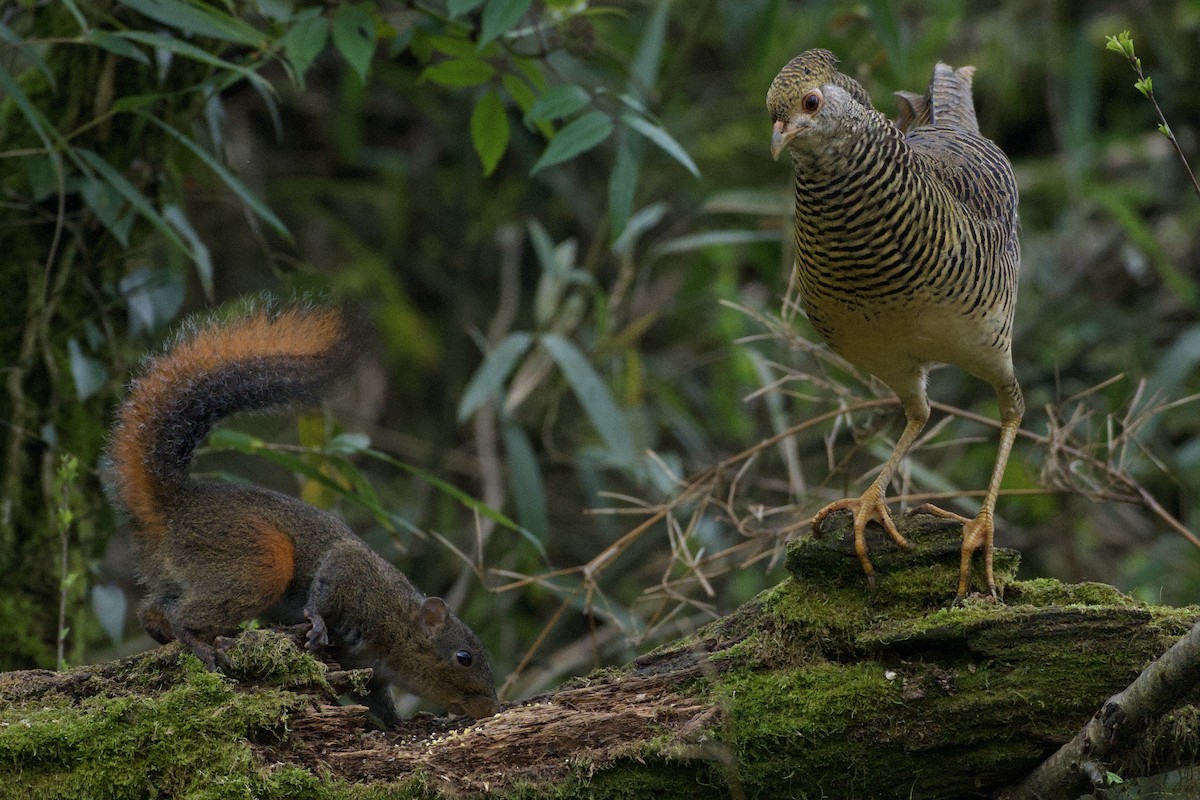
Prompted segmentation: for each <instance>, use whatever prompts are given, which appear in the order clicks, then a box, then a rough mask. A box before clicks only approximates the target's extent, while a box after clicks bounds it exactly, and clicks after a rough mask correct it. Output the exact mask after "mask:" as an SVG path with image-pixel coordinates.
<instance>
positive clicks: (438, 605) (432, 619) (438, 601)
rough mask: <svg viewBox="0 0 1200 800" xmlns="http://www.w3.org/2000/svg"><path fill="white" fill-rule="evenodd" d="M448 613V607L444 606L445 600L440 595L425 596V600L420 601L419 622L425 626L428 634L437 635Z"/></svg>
mask: <svg viewBox="0 0 1200 800" xmlns="http://www.w3.org/2000/svg"><path fill="white" fill-rule="evenodd" d="M449 615H450V609H449V608H447V607H446V601H445V600H443V599H442V598H440V597H426V598H425V602H424V603H421V624H422V625H424V626H425V630H426V631H427V632H428V633H429V635H430V636H436V635H437V633H438V631H440V630H441V629H442V625H444V624H445V623H446V617H447V616H449Z"/></svg>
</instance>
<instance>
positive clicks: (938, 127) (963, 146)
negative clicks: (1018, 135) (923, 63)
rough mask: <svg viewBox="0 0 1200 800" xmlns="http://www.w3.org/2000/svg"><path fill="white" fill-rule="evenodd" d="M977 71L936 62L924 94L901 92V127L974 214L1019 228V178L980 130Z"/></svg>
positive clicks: (932, 169) (937, 175)
mask: <svg viewBox="0 0 1200 800" xmlns="http://www.w3.org/2000/svg"><path fill="white" fill-rule="evenodd" d="M974 74H975V68H974V67H959V68H958V69H953V68H952V67H950V66H949V65H947V64H938V65H937V66H936V67H935V68H934V70H933V79H932V80H931V81H930V83H929V91H928V92H927V93H926V94H925V95H924V96H921V95H913V94H909V93H904V94H903V96H901V98H900V107H901V111H900V117H899V119H898V121H897V126H898V127H900V129H901V130H902V131H904V132H905V137H904V140H905V142H907V143H908V145H909V147H911V148H912V150H913V154H914V155H915V156H916V158H917V160H918V161H919V162H921V163H922V164H923V165H924V168H925V169H926V171H927V172H928V173H930V174H931V175H932V176H933V177H934V178H936V179H937V180H938V181H940V182H941V183H942V184H943V185H945V186H946V188H947V189H949V190H950V193H951V194H952V195H954V197H955V199H956V200H958V201H959V202H960V203H962V205H963V206H964V207H965V209H966V210H967V211H968V212H969V213H970V214H971V215H972V216H973V217H975V218H976V219H978V220H980V221H985V222H993V223H999V226H1000V227H1001V228H1002V229H1006V230H1009V231H1011V232H1013V233H1015V230H1016V217H1017V185H1016V180H1015V179H1014V178H1013V173H1012V166H1011V165H1010V164H1009V163H1008V158H1007V157H1006V156H1005V155H1004V153H1003V151H1001V150H1000V148H999V147H997V146H996V145H995V144H993V143H992V142H991V141H990V140H988V139H986V138H984V137H983V136H982V135H981V134H980V132H979V121H978V120H977V119H976V117H975V103H974V101H973V100H972V99H971V77H972V75H974Z"/></svg>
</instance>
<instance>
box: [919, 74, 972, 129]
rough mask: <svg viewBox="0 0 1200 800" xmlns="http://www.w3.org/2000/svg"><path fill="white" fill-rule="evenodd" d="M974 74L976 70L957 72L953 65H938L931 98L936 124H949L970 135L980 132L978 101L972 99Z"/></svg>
mask: <svg viewBox="0 0 1200 800" xmlns="http://www.w3.org/2000/svg"><path fill="white" fill-rule="evenodd" d="M974 74H975V68H974V67H959V68H958V69H954V68H953V67H951V66H950V65H949V64H938V65H937V66H936V67H934V68H933V79H932V80H931V81H930V82H929V93H928V95H927V97H928V104H929V107H930V108H929V113H930V117H931V120H932V123H933V124H934V125H949V126H952V127H955V128H960V129H962V130H964V131H967V132H968V133H975V134H978V133H979V120H978V119H976V118H975V101H974V100H972V99H971V77H972V76H973V75H974Z"/></svg>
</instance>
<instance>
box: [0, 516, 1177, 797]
mask: <svg viewBox="0 0 1200 800" xmlns="http://www.w3.org/2000/svg"><path fill="white" fill-rule="evenodd" d="M902 522H903V523H904V524H903V526H902V530H903V531H904V533H905V535H906V536H907V537H908V538H909V539H910V540H911V541H913V542H914V543H915V544H916V545H917V547H916V549H915V550H913V551H911V552H901V551H898V550H896V549H895V547H894V546H893V545H891V544H890V543H884V542H881V541H876V542H873V543H872V552H873V559H874V561H875V565H876V568H877V571H878V574H879V579H878V582H877V585H876V587H874V588H873V589H872V588H869V587H868V586H867V584H866V581H865V580H864V578H863V575H862V572H861V569H860V567H859V565H858V560H857V558H856V557H855V556H854V554H853V551H852V549H851V548H850V547H849V545H848V543H846V542H844V541H842V540H839V538H838V536H837V535H836V533H835V534H833V535H830V536H827V537H825V538H823V539H819V540H803V541H798V542H795V543H793V544H792V545H791V546H790V548H789V551H788V560H787V564H788V568H789V570H790V572H791V577H790V578H788V579H787V580H785V581H784V582H783V583H781V584H780V585H778V586H776V587H775V588H774V589H771V590H769V591H767V592H764V593H763V594H762V595H760V596H759V597H757V598H756V599H754V600H753V601H751V602H750V603H747V604H746V605H745V606H743V607H741V608H739V609H738V610H737V611H735V612H734V613H732V614H730V615H729V616H727V617H725V618H723V619H720V620H718V621H716V622H714V623H713V624H711V625H709V626H707V627H706V628H704V629H702V630H701V631H699V632H697V633H696V634H695V635H693V636H691V637H689V638H687V639H686V640H683V641H679V642H675V643H673V644H671V645H669V646H666V647H663V648H660V649H658V650H656V651H655V652H653V653H650V654H648V655H646V656H643V657H642V658H640V659H638V660H637V661H636V662H634V663H633V664H631V665H629V666H627V667H625V668H621V669H613V670H607V671H603V672H600V673H597V674H595V675H592V676H590V677H588V678H584V679H580V680H577V681H575V682H573V683H572V684H570V685H568V686H566V687H564V688H562V689H561V690H559V691H557V692H554V693H552V694H548V695H544V696H542V697H538V698H534V699H532V700H529V701H526V702H524V703H521V704H518V705H514V706H511V707H508V708H506V709H505V710H504V711H502V712H501V713H500V714H498V715H496V716H494V717H491V718H489V719H486V720H482V721H478V722H475V723H471V724H467V723H464V722H462V721H455V720H449V719H446V718H439V717H432V716H429V715H420V716H418V717H416V718H414V719H412V720H409V721H407V722H405V723H404V724H402V725H401V726H399V727H397V728H395V729H392V730H389V731H377V730H376V731H372V730H368V729H367V728H366V726H365V724H364V720H365V709H364V708H363V707H361V706H356V705H339V704H338V703H337V701H336V700H335V697H336V695H337V694H338V693H340V692H346V691H349V690H350V689H351V687H352V685H353V684H354V682H355V681H356V680H357V681H359V682H360V683H361V679H362V676H361V675H358V674H347V673H329V674H327V673H326V672H325V668H324V665H322V664H320V663H319V662H316V661H314V660H313V659H312V658H311V657H310V656H307V655H304V654H302V653H300V652H299V651H297V650H296V649H295V648H294V646H293V644H292V642H291V640H289V639H287V638H285V637H284V636H279V635H274V634H269V633H265V632H251V633H250V634H244V635H243V636H242V637H239V640H238V642H237V644H236V646H235V647H234V648H233V649H232V650H231V651H230V655H231V658H232V659H233V666H232V667H231V668H230V669H229V670H228V672H229V673H230V675H229V676H222V675H217V674H212V673H208V672H205V671H204V670H203V669H202V668H201V667H200V665H199V662H198V661H196V660H195V659H194V658H193V657H192V656H190V655H187V654H185V653H183V651H182V650H181V649H180V648H179V647H178V646H174V645H173V646H169V647H164V648H159V649H157V650H154V651H150V652H148V653H144V654H142V655H139V656H134V657H131V658H128V659H125V660H123V661H119V662H113V663H110V664H104V665H97V666H92V667H85V668H80V669H76V670H73V671H71V672H67V673H62V674H56V673H48V672H40V671H35V672H15V673H8V674H6V675H3V676H0V701H2V702H0V795H6V794H10V793H13V792H15V794H13V795H12V796H19V797H22V798H27V797H28V798H43V797H45V798H49V797H55V798H59V797H100V796H104V797H146V796H152V795H160V796H181V797H183V796H186V797H205V798H209V797H213V798H216V797H292V796H311V797H430V798H436V797H462V796H471V795H479V794H484V793H489V796H499V797H505V796H508V797H527V798H534V797H543V796H545V797H556V798H568V797H599V798H604V797H614V798H616V797H619V798H643V797H655V798H674V797H680V798H688V800H695V799H696V798H701V797H764V798H768V797H769V798H780V797H796V798H806V797H807V798H865V797H879V798H891V797H895V798H968V797H976V796H978V797H986V796H989V795H991V794H992V793H994V792H995V791H997V790H998V789H1000V788H1001V787H1003V786H1005V785H1008V784H1010V783H1012V782H1014V781H1016V780H1018V779H1020V778H1021V777H1022V776H1024V775H1026V774H1027V773H1028V772H1029V771H1030V770H1032V769H1033V768H1034V767H1035V766H1036V765H1037V764H1038V763H1039V762H1040V761H1041V760H1042V759H1044V758H1045V757H1046V756H1047V755H1048V754H1050V753H1051V752H1053V751H1054V750H1055V749H1056V748H1057V747H1058V746H1059V745H1061V744H1062V743H1063V742H1065V741H1067V740H1069V739H1070V738H1071V737H1072V736H1073V735H1074V734H1075V732H1076V731H1077V730H1079V728H1080V726H1081V725H1082V724H1083V723H1084V722H1085V721H1086V720H1087V719H1088V718H1089V716H1091V715H1092V713H1093V712H1095V710H1096V709H1097V708H1098V707H1099V706H1100V705H1101V704H1102V703H1103V702H1104V700H1105V699H1106V698H1108V697H1109V696H1110V695H1112V694H1113V693H1114V692H1116V691H1119V690H1120V689H1121V688H1123V687H1124V686H1126V685H1127V684H1129V682H1130V681H1131V680H1132V679H1133V678H1134V677H1135V676H1136V675H1137V674H1138V673H1139V672H1140V671H1141V670H1142V669H1143V668H1144V667H1145V666H1146V665H1147V664H1148V663H1149V662H1150V661H1152V660H1153V659H1154V658H1155V657H1157V656H1158V655H1160V654H1161V653H1162V652H1163V651H1164V650H1166V648H1167V647H1168V646H1169V645H1170V644H1171V643H1172V642H1174V641H1175V640H1176V639H1177V638H1179V637H1180V636H1181V635H1182V634H1184V633H1185V632H1186V631H1187V630H1188V629H1189V628H1190V627H1191V626H1192V624H1193V623H1195V622H1196V620H1197V619H1200V609H1197V608H1186V609H1175V608H1164V607H1156V606H1146V605H1144V604H1142V603H1139V602H1137V601H1135V600H1132V599H1130V598H1128V597H1125V596H1123V595H1121V594H1120V593H1118V592H1117V591H1116V590H1114V589H1112V588H1111V587H1107V586H1103V585H1098V584H1082V585H1074V586H1069V585H1063V584H1060V583H1058V582H1056V581H1050V580H1032V581H1017V580H1013V578H1012V576H1013V575H1014V573H1015V571H1016V565H1017V556H1016V554H1015V553H1013V552H1011V551H997V554H996V568H997V569H996V573H997V577H998V579H999V580H1000V581H1001V582H1002V583H1003V584H1004V603H1003V604H997V603H995V602H994V601H991V600H990V599H982V597H971V598H968V599H967V601H966V602H964V603H963V604H962V605H961V606H959V607H957V608H949V607H948V604H949V601H950V600H951V598H952V595H953V591H954V587H955V584H956V578H957V564H958V540H957V536H956V532H955V530H954V528H953V527H952V526H947V525H946V524H945V523H943V522H940V521H935V520H933V519H932V518H924V517H917V518H910V519H908V520H903V521H902ZM839 532H840V533H845V530H844V528H843V529H841V530H840V531H839ZM843 538H844V537H843ZM331 677H332V678H333V679H334V680H333V681H332V682H331V680H330V678H331ZM1196 718H1197V714H1196V711H1195V709H1194V708H1192V707H1191V706H1181V707H1180V709H1179V710H1178V713H1176V714H1174V715H1173V716H1172V719H1175V720H1177V721H1178V722H1177V724H1176V728H1177V730H1174V732H1173V734H1172V737H1173V738H1171V742H1172V745H1171V747H1170V748H1167V749H1166V750H1163V749H1162V748H1159V749H1158V750H1157V751H1155V753H1154V754H1152V756H1151V755H1143V756H1142V757H1140V758H1141V763H1142V764H1143V765H1145V766H1147V767H1149V766H1151V765H1153V766H1154V767H1155V768H1161V767H1162V765H1164V764H1168V765H1174V764H1189V763H1195V762H1196V761H1198V760H1200V753H1198V752H1197V751H1198V749H1200V748H1198V747H1197V744H1196V740H1197V736H1196V732H1195V726H1196V723H1195V720H1196ZM1163 733H1164V731H1163V730H1159V731H1158V734H1160V739H1159V741H1160V742H1161V741H1163V737H1162V736H1161V734H1163ZM1130 768H1131V769H1132V768H1134V765H1132V764H1131V765H1130Z"/></svg>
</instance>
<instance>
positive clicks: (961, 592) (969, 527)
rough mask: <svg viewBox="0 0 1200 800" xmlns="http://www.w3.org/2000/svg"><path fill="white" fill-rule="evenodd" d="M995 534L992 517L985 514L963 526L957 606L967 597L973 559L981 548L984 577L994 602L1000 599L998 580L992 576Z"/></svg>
mask: <svg viewBox="0 0 1200 800" xmlns="http://www.w3.org/2000/svg"><path fill="white" fill-rule="evenodd" d="M995 533H996V526H995V523H994V522H993V520H992V515H991V514H988V513H985V512H980V514H979V516H977V517H975V519H969V520H967V521H966V522H965V524H964V525H963V543H962V562H961V563H960V565H959V568H958V593H957V594H956V595H955V596H954V603H955V604H956V605H957V604H958V603H959V602H960V601H961V600H962V599H963V598H964V597H966V596H967V590H968V589H969V588H970V585H971V558H972V556H974V555H975V551H976V550H978V549H979V548H980V547H982V548H983V576H984V579H985V580H986V581H987V588H988V593H989V594H990V595H991V596H992V599H993V600H997V601H998V600H999V599H1000V592H999V591H997V590H996V579H995V577H994V576H993V575H992V539H993V537H994V536H995Z"/></svg>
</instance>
